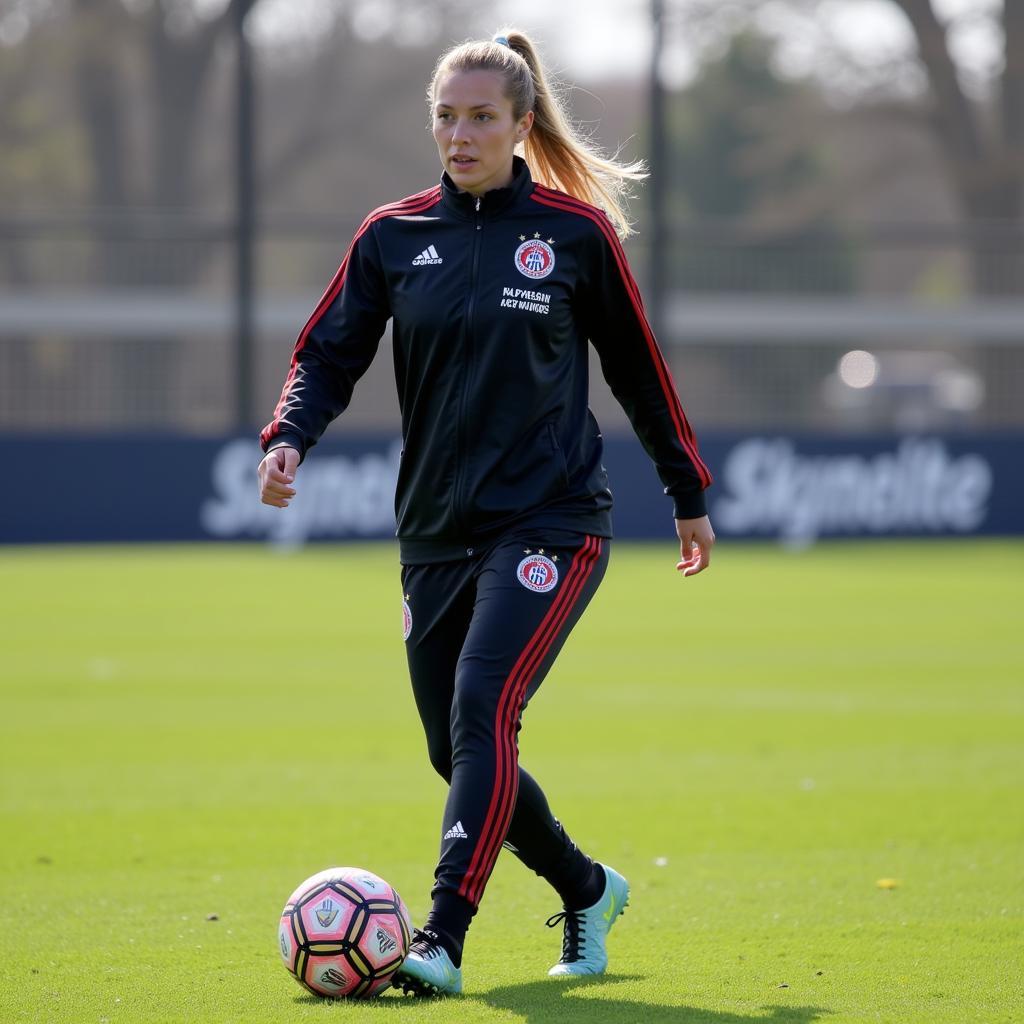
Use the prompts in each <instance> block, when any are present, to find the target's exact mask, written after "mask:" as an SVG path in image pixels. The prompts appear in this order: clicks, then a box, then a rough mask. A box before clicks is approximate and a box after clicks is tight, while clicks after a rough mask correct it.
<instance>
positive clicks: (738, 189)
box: [670, 30, 854, 292]
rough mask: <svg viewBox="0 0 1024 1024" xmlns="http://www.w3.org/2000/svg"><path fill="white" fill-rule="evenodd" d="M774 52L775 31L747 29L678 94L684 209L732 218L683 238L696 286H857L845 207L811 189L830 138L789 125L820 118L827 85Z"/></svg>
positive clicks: (674, 129)
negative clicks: (838, 209) (786, 74)
mask: <svg viewBox="0 0 1024 1024" xmlns="http://www.w3.org/2000/svg"><path fill="white" fill-rule="evenodd" d="M771 50H772V47H771V44H770V42H769V41H768V40H766V39H765V38H764V37H763V36H761V35H759V34H757V33H755V32H753V31H750V30H746V31H742V32H739V33H737V34H736V35H735V36H733V37H732V38H731V39H729V41H728V44H727V46H726V49H725V51H724V52H723V53H722V54H721V55H720V56H718V57H717V58H716V59H713V60H709V61H708V62H706V63H705V64H704V65H703V66H702V67H701V69H700V72H699V74H698V77H697V78H696V80H694V81H693V82H692V83H691V84H690V85H689V86H688V87H687V88H686V89H684V90H683V91H682V92H680V93H678V94H677V95H675V96H674V98H673V100H672V102H671V104H670V131H671V135H672V138H671V143H670V148H671V166H672V169H673V197H674V200H675V202H674V206H675V209H676V217H679V216H682V217H685V218H687V219H696V220H697V221H698V222H709V221H711V222H717V221H721V220H728V221H730V222H732V223H731V224H729V225H725V224H719V223H714V224H709V225H707V227H706V229H704V228H702V229H701V230H700V234H699V235H697V236H695V235H694V234H693V232H692V231H690V232H689V235H690V237H691V238H692V239H693V243H694V244H689V245H684V246H680V247H677V249H676V251H677V252H678V253H679V256H680V257H681V259H682V262H681V264H680V265H679V266H678V267H677V275H676V276H677V282H678V284H679V286H681V287H683V288H684V289H699V290H705V289H708V288H720V289H724V290H736V291H746V292H749V291H777V290H790V291H792V290H796V291H803V292H815V291H822V290H824V291H832V292H835V291H848V290H850V289H851V288H852V287H853V284H854V272H853V271H854V267H853V260H852V257H851V252H850V247H849V245H848V243H845V242H843V241H842V239H841V237H840V232H839V230H838V229H837V226H836V224H835V223H834V207H833V206H831V205H829V204H823V203H820V202H817V201H813V198H808V197H814V196H816V195H817V192H818V190H819V189H820V188H821V187H822V183H823V182H824V181H827V180H828V177H829V169H828V168H827V166H826V161H825V157H824V154H823V153H822V151H821V147H820V143H819V142H817V141H816V140H815V139H814V138H808V137H807V136H805V135H804V134H802V133H793V132H791V131H790V130H789V126H790V125H792V124H793V123H794V122H799V121H801V120H806V119H807V118H816V117H820V111H821V108H822V106H823V104H822V100H821V97H820V93H819V91H818V90H817V89H816V88H814V87H813V86H811V85H809V84H807V83H797V82H789V81H785V80H783V79H781V78H780V77H779V76H778V75H777V74H775V73H774V71H773V70H772V68H771ZM674 219H675V218H674ZM738 225H740V226H738ZM737 233H738V234H737ZM733 235H737V237H736V238H735V239H734V238H733V237H732V236H733ZM809 237H810V238H811V239H812V242H813V244H812V246H808V244H807V242H808V238H809ZM740 238H741V239H742V245H739V244H737V242H738V241H739V240H740Z"/></svg>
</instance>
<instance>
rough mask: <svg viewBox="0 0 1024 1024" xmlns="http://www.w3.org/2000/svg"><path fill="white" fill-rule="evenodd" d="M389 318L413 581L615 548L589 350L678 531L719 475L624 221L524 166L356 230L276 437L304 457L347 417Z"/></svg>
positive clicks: (699, 510)
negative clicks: (646, 301)
mask: <svg viewBox="0 0 1024 1024" xmlns="http://www.w3.org/2000/svg"><path fill="white" fill-rule="evenodd" d="M388 317H392V318H393V320H394V324H393V341H394V360H395V378H396V381H397V384H398V397H399V403H400V406H401V410H402V438H403V444H404V450H403V454H402V459H401V467H400V470H399V475H398V488H397V493H396V496H395V513H396V519H397V526H398V529H397V533H398V537H399V542H400V548H401V560H402V562H403V563H405V564H416V563H423V562H440V561H449V560H453V559H459V558H465V557H467V555H471V554H473V552H474V550H475V549H476V548H479V547H481V546H483V545H484V544H486V543H487V542H488V541H489V540H491V539H493V538H495V537H496V536H498V535H499V534H501V533H503V532H505V531H506V530H508V529H509V528H510V527H515V528H520V527H537V528H547V529H563V530H573V531H577V532H581V533H591V534H595V535H597V536H605V537H610V536H611V512H610V510H611V505H612V496H611V492H610V491H609V489H608V478H607V475H606V473H605V470H604V467H603V466H602V465H601V433H600V430H599V428H598V425H597V422H596V421H595V419H594V417H593V415H592V413H591V412H590V410H589V409H588V408H587V397H588V363H587V342H588V340H589V341H590V342H591V343H592V344H593V345H594V347H595V349H596V350H597V352H598V355H599V356H600V359H601V366H602V369H603V372H604V376H605V379H606V380H607V381H608V384H609V385H610V387H611V389H612V392H613V393H614V394H615V397H616V398H617V399H618V400H619V402H620V403H621V404H622V407H623V408H624V409H625V411H626V414H627V415H628V416H629V419H630V422H631V423H632V424H633V428H634V429H635V431H636V433H637V436H638V437H639V438H640V441H641V442H642V444H643V446H644V448H645V449H646V450H647V453H648V454H649V455H650V457H651V459H652V460H653V461H654V465H655V468H656V469H657V471H658V475H659V476H660V477H661V480H662V483H664V485H665V492H666V493H667V494H670V495H671V496H672V498H673V501H674V513H675V516H676V518H680V519H688V518H696V517H697V516H701V515H704V513H705V503H704V494H703V490H704V488H705V487H707V486H708V485H709V484H710V483H711V474H710V473H709V472H708V469H707V467H706V466H705V465H704V463H703V462H702V461H701V458H700V455H699V453H698V450H697V442H696V439H695V438H694V435H693V431H692V430H691V429H690V425H689V423H688V422H687V420H686V417H685V416H684V414H683V409H682V406H681V405H680V403H679V399H678V397H677V396H676V391H675V386H674V384H673V382H672V377H671V374H670V373H669V369H668V366H667V364H666V362H665V360H664V358H663V357H662V354H661V352H660V350H659V349H658V345H657V343H656V341H655V339H654V335H653V334H652V333H651V328H650V325H649V324H648V322H647V318H646V316H645V314H644V308H643V303H642V300H641V298H640V293H639V291H638V289H637V286H636V282H635V281H634V280H633V277H632V275H631V273H630V271H629V267H628V265H627V263H626V257H625V254H624V252H623V250H622V246H621V245H620V244H619V240H618V238H617V237H616V234H615V231H614V229H613V227H612V225H611V222H610V221H609V220H608V218H607V217H606V216H605V214H604V213H603V212H602V211H600V210H598V209H597V208H596V207H593V206H590V205H588V204H587V203H584V202H581V201H580V200H578V199H574V198H572V197H570V196H568V195H566V194H565V193H563V192H557V191H555V190H553V189H549V188H545V187H543V186H541V185H538V184H536V183H535V182H534V181H533V180H532V178H531V176H530V171H529V168H528V167H527V166H526V163H525V162H524V161H523V160H522V159H520V158H519V157H516V158H515V167H514V177H513V180H512V183H511V184H510V185H509V186H508V187H507V188H501V189H494V190H493V191H490V192H487V193H486V194H485V195H484V196H482V197H481V198H477V197H475V196H473V195H471V194H470V193H468V192H460V191H458V190H457V188H456V187H455V186H454V184H453V183H452V181H451V179H450V178H449V177H448V175H447V174H444V175H442V178H441V184H440V185H437V186H435V187H434V188H431V189H428V190H427V191H426V192H420V193H418V194H417V195H414V196H410V197H409V198H407V199H403V200H402V201H401V202H398V203H392V204H391V205H389V206H382V207H380V208H379V209H377V210H375V211H374V212H373V213H371V214H370V215H369V216H368V217H367V218H366V220H365V221H363V224H362V226H361V227H360V228H359V230H358V231H357V232H356V235H355V237H354V238H353V240H352V243H351V245H350V246H349V249H348V252H347V253H346V254H345V258H344V260H343V261H342V264H341V266H340V267H339V269H338V272H337V274H335V276H334V279H333V280H332V281H331V284H330V286H329V287H328V289H327V291H326V292H325V293H324V295H323V297H322V298H321V299H320V302H319V303H318V305H317V307H316V309H315V310H314V311H313V315H312V316H311V317H310V319H309V321H308V322H307V324H306V326H305V327H304V328H303V330H302V333H301V334H300V335H299V339H298V341H297V343H296V345H295V350H294V353H293V355H292V361H291V369H290V371H289V373H288V377H287V380H286V381H285V384H284V388H283V390H282V392H281V399H280V401H279V402H278V404H277V408H276V409H275V410H274V418H273V420H272V421H271V422H270V423H269V424H268V425H267V426H266V427H265V428H264V429H263V431H262V433H261V434H260V442H261V445H262V447H263V450H264V451H270V450H271V449H273V448H277V447H280V446H281V445H290V446H291V447H293V448H296V449H298V451H299V453H300V455H301V456H302V457H303V458H304V457H305V454H306V452H307V451H308V450H309V449H310V448H311V447H312V446H313V445H314V444H315V443H316V442H317V440H318V438H319V437H320V435H321V434H322V433H323V432H324V430H325V429H326V428H327V425H328V424H329V423H330V422H331V421H332V420H333V419H334V418H335V417H336V416H337V415H339V413H341V412H342V411H343V410H344V409H345V407H346V406H347V405H348V403H349V400H350V398H351V396H352V389H353V387H354V385H355V383H356V381H357V380H358V379H359V378H360V376H362V374H363V373H364V372H365V371H366V369H367V367H368V366H369V365H370V362H371V361H372V359H373V357H374V354H375V353H376V351H377V346H378V343H379V341H380V338H381V335H382V334H383V332H384V328H385V325H386V323H387V320H388Z"/></svg>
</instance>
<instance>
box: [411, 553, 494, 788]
mask: <svg viewBox="0 0 1024 1024" xmlns="http://www.w3.org/2000/svg"><path fill="white" fill-rule="evenodd" d="M402 587H403V613H404V623H405V630H404V632H405V653H406V657H407V659H408V662H409V678H410V681H411V682H412V691H413V697H414V699H415V701H416V710H417V712H418V713H419V716H420V721H421V722H422V724H423V731H424V733H425V735H426V740H427V753H428V755H429V757H430V763H431V765H432V766H433V768H434V770H435V771H436V772H437V773H438V775H440V776H441V778H443V779H444V780H445V782H451V777H452V740H451V711H452V700H453V698H454V694H455V667H456V665H457V664H458V661H459V655H460V654H461V653H462V645H463V643H464V642H465V639H466V633H467V631H468V630H469V624H470V621H471V620H472V617H473V601H474V597H475V592H476V588H475V580H474V578H473V567H472V564H471V563H470V562H469V561H464V562H442V563H436V564H431V565H409V566H404V567H403V569H402Z"/></svg>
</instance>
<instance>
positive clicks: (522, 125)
mask: <svg viewBox="0 0 1024 1024" xmlns="http://www.w3.org/2000/svg"><path fill="white" fill-rule="evenodd" d="M532 127H533V111H532V110H528V111H527V112H526V113H525V114H524V115H523V116H522V117H521V118H520V119H519V124H518V125H517V127H516V142H522V141H523V139H525V138H526V136H527V135H529V134H530V129H531V128H532Z"/></svg>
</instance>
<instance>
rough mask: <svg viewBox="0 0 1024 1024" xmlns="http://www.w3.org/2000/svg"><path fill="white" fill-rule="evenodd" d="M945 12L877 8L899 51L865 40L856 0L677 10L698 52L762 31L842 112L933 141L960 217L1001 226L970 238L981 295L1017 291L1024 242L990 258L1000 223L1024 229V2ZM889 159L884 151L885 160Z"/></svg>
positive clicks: (702, 1)
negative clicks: (858, 112)
mask: <svg viewBox="0 0 1024 1024" xmlns="http://www.w3.org/2000/svg"><path fill="white" fill-rule="evenodd" d="M941 6H942V5H940V4H939V3H937V2H935V0H880V2H879V3H878V4H876V5H875V7H874V10H873V11H872V12H871V13H872V16H873V18H875V19H876V20H877V18H878V16H879V15H882V14H885V13H886V11H888V14H889V15H891V17H892V27H893V29H894V33H893V34H894V35H896V36H898V35H899V30H900V29H902V30H903V32H904V34H905V36H906V38H905V40H904V43H903V44H902V45H895V46H893V45H887V44H885V43H884V42H882V41H881V40H877V41H875V43H874V44H871V43H867V42H866V41H865V39H864V38H863V36H860V37H859V38H858V36H857V33H856V31H855V29H856V27H857V25H858V22H857V19H858V17H860V18H861V19H862V21H861V24H863V14H864V10H863V9H864V7H865V5H864V4H863V3H855V2H853V0H833V2H830V3H828V4H822V3H819V2H817V0H777V2H774V3H771V4H766V3H764V2H763V0H729V2H728V3H721V2H718V0H676V2H675V4H674V7H673V11H674V14H675V17H676V20H677V22H678V23H679V24H680V25H684V26H685V29H686V33H687V40H688V43H689V44H690V45H693V46H696V47H697V49H698V50H704V51H705V52H706V51H707V50H709V49H710V50H713V49H714V48H716V47H718V48H720V47H721V46H722V45H723V39H728V38H729V37H731V36H733V35H734V34H736V33H737V32H740V31H743V30H744V29H746V28H748V27H749V26H756V27H757V28H758V29H759V30H760V31H762V32H764V33H766V34H768V35H769V36H771V37H772V38H773V39H774V41H775V43H776V50H775V62H776V64H777V66H779V67H780V68H781V69H782V70H783V71H784V73H786V74H787V75H788V76H790V77H799V76H806V75H814V76H816V77H817V78H818V80H819V81H820V82H821V83H822V85H823V87H824V88H826V89H827V90H828V91H829V92H830V93H831V94H832V96H833V99H834V101H835V103H836V106H837V107H840V108H841V107H844V106H845V107H849V106H851V105H859V106H862V107H869V108H872V109H874V110H875V111H879V112H885V113H887V114H888V115H890V116H898V117H899V118H901V119H902V121H903V123H904V125H905V126H907V127H909V126H913V127H916V128H918V129H919V130H921V131H923V132H926V133H927V134H928V136H929V137H930V138H931V140H932V144H933V147H932V148H933V154H934V158H935V162H936V166H937V167H938V168H939V170H940V171H941V173H942V175H943V176H944V178H945V180H946V182H947V185H948V187H949V189H950V193H951V195H952V197H953V199H954V201H955V204H956V207H957V209H958V210H959V211H960V213H961V215H962V217H963V219H964V220H965V221H970V222H976V223H981V224H988V225H992V228H991V231H990V232H989V233H988V235H986V233H985V232H984V231H983V230H977V231H975V233H974V234H972V235H971V241H970V245H971V251H972V256H973V258H974V269H975V284H976V287H977V288H978V290H979V291H982V292H987V293H990V294H1011V293H1015V292H1017V291H1018V290H1019V288H1020V286H1021V281H1022V278H1024V257H1022V256H1021V254H1020V252H1019V240H1018V241H1016V242H1014V241H1013V239H1012V238H1011V239H1010V242H1009V250H1008V251H1007V252H1006V253H1002V252H998V251H997V252H996V253H995V258H993V252H992V246H993V244H995V245H996V246H997V247H998V246H999V244H1000V241H999V237H1000V236H999V235H998V224H992V222H1000V223H1004V224H1005V223H1010V224H1015V225H1018V226H1019V224H1020V221H1021V219H1022V216H1024V3H1021V2H1018V0H1006V2H1001V0H977V2H975V3H972V4H961V5H959V6H958V8H956V13H953V14H950V15H948V16H947V17H946V18H945V20H943V18H941V17H940V15H939V13H938V11H939V8H940V7H941ZM946 6H947V7H948V5H946ZM888 156H889V154H888V153H887V152H886V151H885V149H884V148H880V149H879V152H878V154H877V159H878V161H879V162H880V163H885V162H886V161H887V160H888ZM1015 247H1016V258H1014V251H1015Z"/></svg>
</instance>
